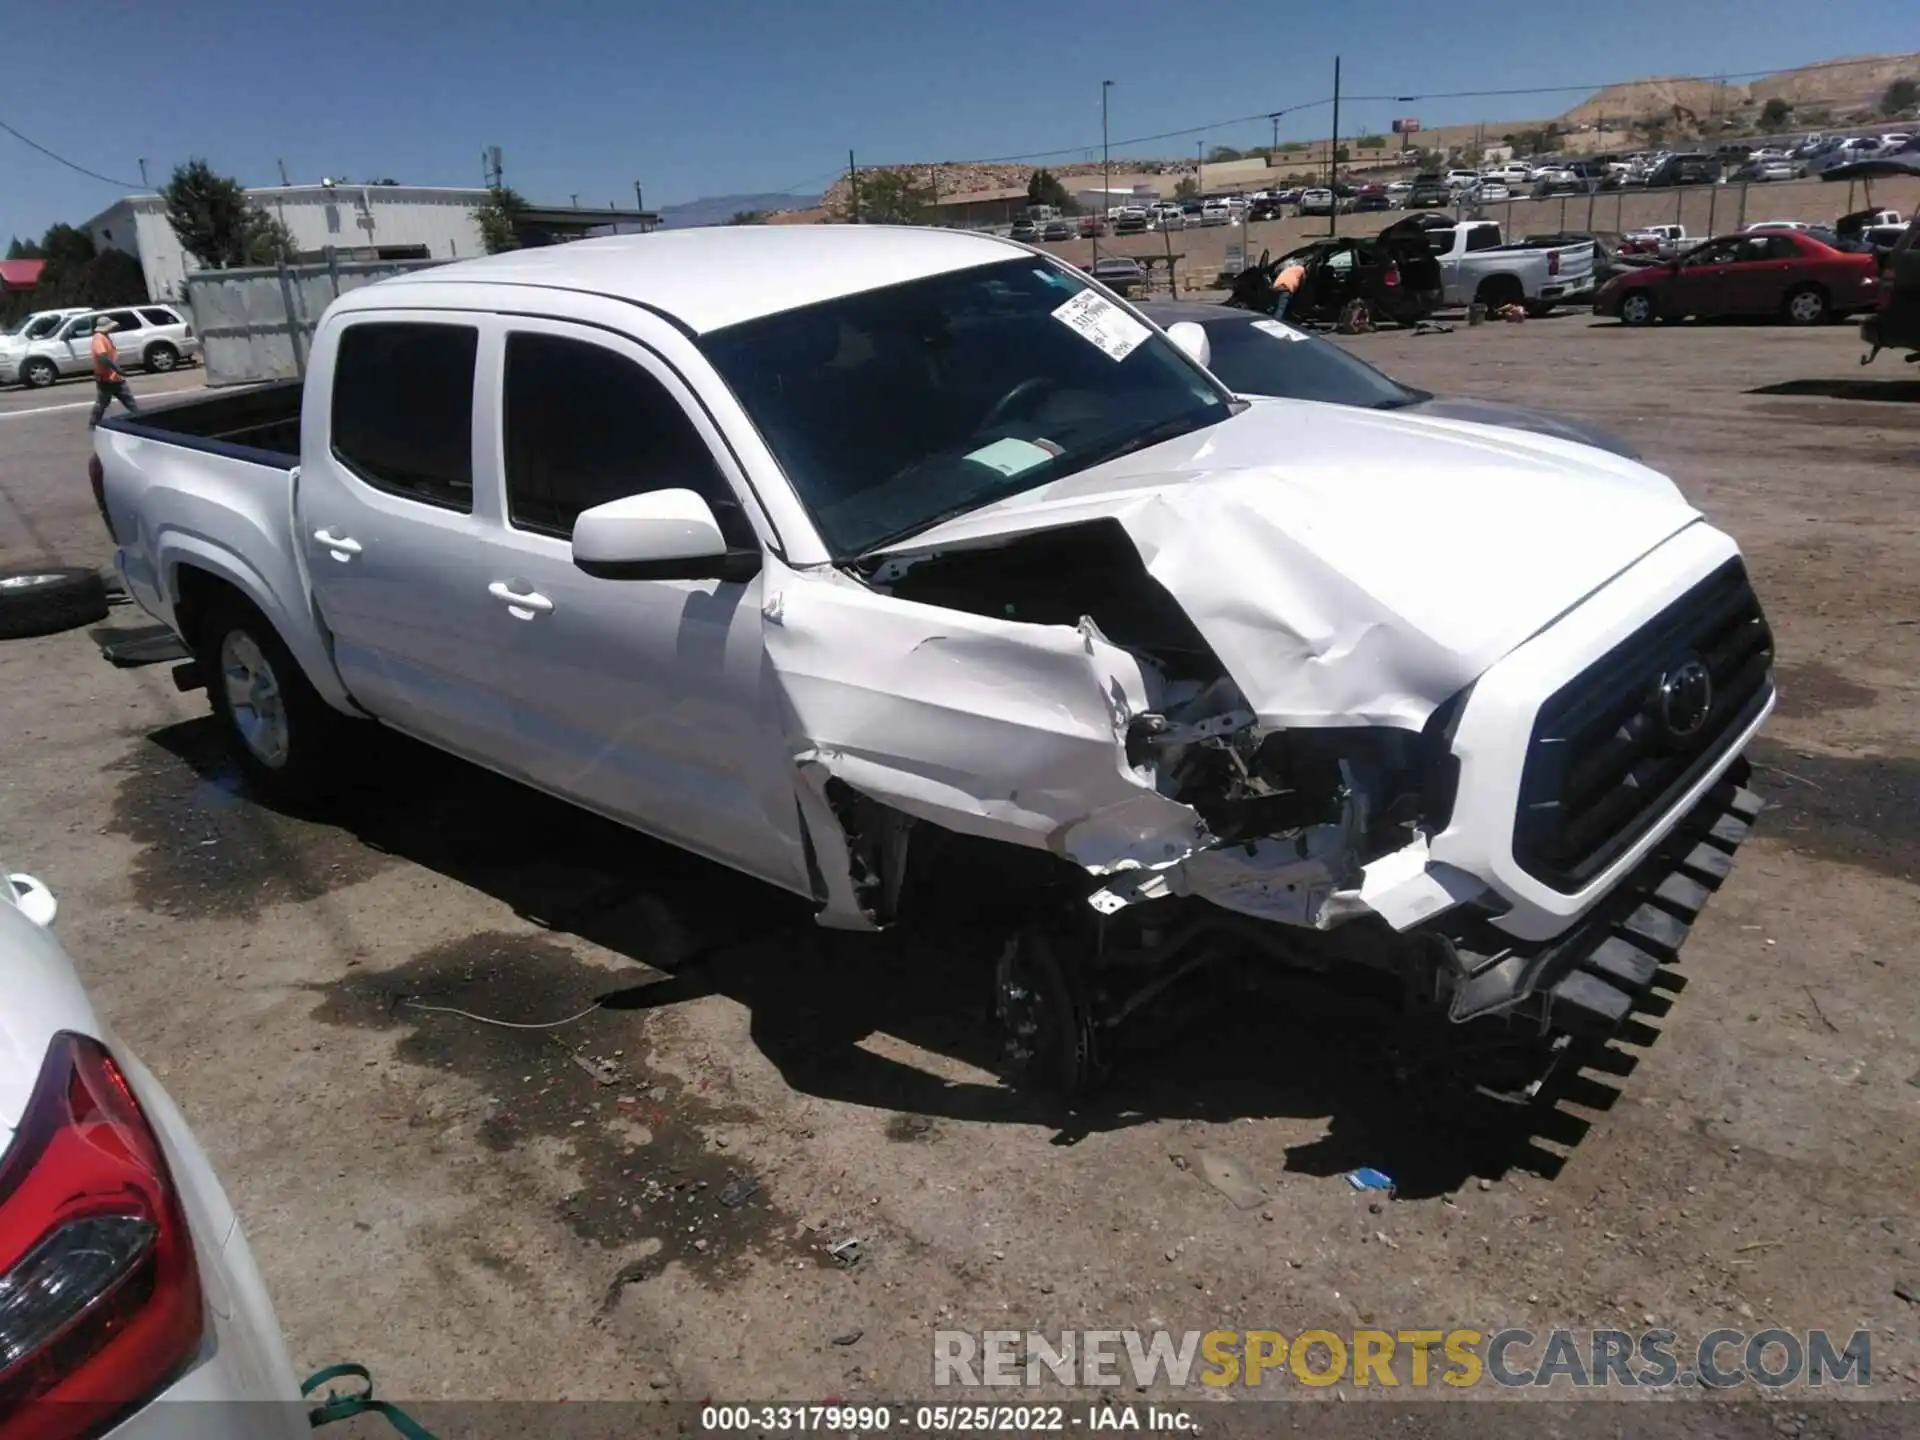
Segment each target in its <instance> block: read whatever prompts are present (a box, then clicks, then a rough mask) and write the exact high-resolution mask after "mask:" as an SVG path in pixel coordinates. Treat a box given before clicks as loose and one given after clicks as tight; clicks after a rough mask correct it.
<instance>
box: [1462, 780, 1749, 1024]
mask: <svg viewBox="0 0 1920 1440" xmlns="http://www.w3.org/2000/svg"><path fill="white" fill-rule="evenodd" d="M1748 773H1749V767H1748V765H1747V762H1746V761H1745V760H1744V759H1741V760H1737V761H1736V762H1735V763H1734V764H1733V765H1732V766H1730V767H1729V768H1728V770H1727V772H1726V774H1725V775H1723V776H1722V778H1721V779H1720V780H1719V781H1718V782H1717V783H1716V784H1715V785H1714V787H1713V788H1712V789H1711V790H1710V791H1709V792H1708V793H1707V794H1706V795H1705V796H1704V797H1703V798H1702V799H1701V800H1700V801H1699V802H1698V803H1697V804H1696V805H1694V806H1693V808H1692V809H1691V810H1689V811H1688V812H1687V813H1686V815H1685V816H1684V818H1682V820H1681V821H1680V823H1678V824H1677V825H1675V826H1674V827H1673V828H1672V829H1671V830H1669V831H1668V832H1667V834H1666V835H1665V836H1664V837H1663V839H1662V840H1661V842H1660V844H1659V845H1658V846H1656V847H1655V848H1654V849H1653V850H1652V851H1651V852H1649V853H1648V854H1647V855H1646V856H1645V857H1644V858H1643V859H1642V860H1641V862H1640V863H1639V865H1638V866H1636V867H1635V868H1634V870H1633V872H1632V873H1631V874H1630V875H1629V876H1628V877H1627V878H1626V880H1625V881H1624V882H1623V883H1621V884H1620V885H1619V886H1618V887H1617V888H1616V889H1615V890H1614V891H1613V892H1612V893H1611V894H1610V895H1608V897H1607V898H1606V899H1605V900H1604V901H1603V902H1602V903H1601V904H1600V905H1598V906H1596V907H1595V908H1594V909H1593V910H1592V911H1590V912H1588V913H1587V914H1586V915H1585V916H1583V917H1582V918H1581V919H1580V921H1579V922H1578V923H1576V924H1575V925H1574V926H1573V927H1572V928H1571V929H1569V930H1567V931H1565V932H1563V933H1562V934H1560V935H1558V936H1556V937H1555V938H1554V939H1552V940H1550V941H1546V942H1540V943H1532V944H1527V943H1520V944H1516V943H1514V941H1513V940H1512V938H1511V937H1510V936H1508V935H1505V934H1503V933H1502V932H1501V931H1500V930H1498V929H1497V928H1495V927H1494V925H1492V924H1490V923H1487V922H1485V921H1484V920H1481V919H1479V918H1477V917H1476V918H1468V919H1466V920H1464V921H1456V922H1454V923H1452V924H1447V923H1441V924H1438V925H1436V926H1435V927H1433V933H1435V934H1436V935H1438V936H1439V938H1440V939H1441V941H1442V945H1443V950H1444V953H1445V954H1446V957H1447V960H1448V963H1449V967H1450V969H1451V971H1452V976H1451V979H1452V989H1451V994H1450V995H1449V996H1448V997H1447V1001H1448V1005H1447V1013H1448V1016H1449V1018H1450V1019H1453V1020H1455V1021H1464V1020H1472V1019H1476V1018H1478V1017H1480V1016H1484V1015H1494V1014H1499V1013H1502V1012H1506V1011H1511V1010H1514V1009H1516V1008H1517V1007H1519V1006H1521V1005H1522V1004H1523V1003H1525V1002H1527V1001H1529V1000H1536V999H1537V1001H1538V1004H1537V1006H1536V1010H1535V1012H1534V1013H1536V1014H1537V1016H1538V1018H1539V1020H1540V1022H1541V1024H1542V1026H1543V1027H1548V1028H1552V1029H1556V1030H1566V1031H1571V1032H1573V1033H1576V1034H1578V1033H1594V1034H1604V1033H1607V1032H1610V1031H1611V1030H1612V1029H1613V1028H1614V1027H1615V1026H1617V1025H1618V1024H1619V1023H1620V1022H1621V1021H1622V1020H1624V1019H1625V1018H1626V1016H1627V1013H1628V1011H1630V1010H1631V1009H1632V1008H1633V1006H1634V1005H1635V1003H1636V1002H1638V1001H1639V999H1640V998H1641V997H1642V996H1643V995H1644V994H1645V993H1646V991H1647V987H1648V986H1649V985H1650V984H1651V983H1652V982H1653V977H1654V975H1655V974H1656V973H1657V972H1658V971H1659V969H1660V967H1661V966H1662V965H1664V964H1667V963H1669V962H1671V961H1673V960H1675V959H1677V958H1678V956H1679V953H1680V947H1681V946H1682V945H1683V944H1685V943H1686V940H1687V936H1688V933H1689V932H1690V931H1691V929H1692V927H1693V924H1694V922H1695V921H1696V920H1697V919H1699V917H1700V912H1701V911H1702V910H1703V909H1704V908H1705V907H1706V903H1707V901H1708V900H1709V899H1710V898H1711V897H1712V895H1713V892H1714V891H1715V890H1717V889H1718V888H1719V887H1720V883H1721V881H1723V880H1725V879H1726V877H1727V875H1728V873H1729V872H1730V871H1731V870H1732V868H1733V857H1734V854H1735V852H1736V851H1738V850H1739V848H1740V846H1741V845H1742V844H1743V843H1744V842H1745V840H1746V839H1747V836H1748V834H1749V833H1750V832H1751V830H1752V828H1753V823H1754V821H1755V820H1756V819H1757V818H1758V817H1759V814H1760V811H1761V801H1760V797H1759V796H1758V795H1756V794H1755V793H1754V792H1753V791H1752V790H1749V789H1747V788H1746V785H1745V781H1746V779H1747V776H1748Z"/></svg>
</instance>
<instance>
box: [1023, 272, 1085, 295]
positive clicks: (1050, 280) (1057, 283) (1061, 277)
mask: <svg viewBox="0 0 1920 1440" xmlns="http://www.w3.org/2000/svg"><path fill="white" fill-rule="evenodd" d="M1033 273H1034V274H1036V275H1038V276H1039V277H1040V278H1041V279H1042V280H1044V281H1046V282H1047V284H1048V285H1050V286H1052V287H1053V288H1054V289H1055V290H1071V289H1072V288H1073V287H1074V284H1075V281H1074V278H1073V277H1072V276H1071V275H1066V274H1062V273H1061V272H1060V271H1058V270H1035V271H1034V272H1033Z"/></svg>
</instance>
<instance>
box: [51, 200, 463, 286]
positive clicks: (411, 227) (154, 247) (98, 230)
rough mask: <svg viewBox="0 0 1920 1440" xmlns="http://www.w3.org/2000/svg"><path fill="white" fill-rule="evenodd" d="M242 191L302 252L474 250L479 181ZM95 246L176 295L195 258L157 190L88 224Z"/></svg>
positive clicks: (455, 254)
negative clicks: (130, 260)
mask: <svg viewBox="0 0 1920 1440" xmlns="http://www.w3.org/2000/svg"><path fill="white" fill-rule="evenodd" d="M247 195H248V198H249V199H251V200H252V201H253V203H254V204H256V205H258V206H259V207H260V208H261V209H262V210H265V211H266V212H267V213H268V214H270V215H273V216H276V217H277V218H278V219H279V220H280V222H281V223H282V224H284V225H285V226H286V227H287V233H288V234H290V235H292V236H293V246H294V249H295V250H296V251H298V252H300V253H301V254H302V255H303V256H304V255H307V254H312V255H316V256H317V255H319V254H322V253H324V252H325V251H326V250H327V249H328V248H329V247H333V248H335V249H337V250H338V251H340V252H341V258H342V259H364V260H375V259H378V260H426V259H434V260H457V259H461V258H463V257H466V256H471V255H479V254H481V253H483V252H482V247H481V244H480V227H479V225H478V223H476V221H475V220H474V212H475V211H476V210H478V209H479V208H480V206H481V204H482V203H483V202H484V201H485V200H486V198H487V192H486V191H485V190H481V189H471V190H455V189H441V188H438V187H433V186H426V185H285V186H270V187H264V188H261V189H258V190H249V191H248V192H247ZM86 230H87V233H88V234H89V235H91V236H92V237H93V243H94V246H95V248H97V249H101V250H105V249H108V248H112V249H115V250H124V251H126V252H127V253H128V254H129V255H132V256H133V257H134V258H135V259H137V260H139V262H140V268H141V269H142V270H143V271H145V272H146V277H147V294H148V295H150V296H151V297H153V298H154V299H155V300H177V299H179V298H181V297H182V296H183V295H184V294H185V293H186V280H187V273H188V272H189V271H191V270H198V269H199V268H200V265H199V263H198V262H197V261H196V260H195V259H194V258H193V257H192V256H191V255H188V254H187V253H186V252H185V251H184V250H182V249H181V248H180V242H179V240H178V239H176V238H175V237H174V233H173V227H172V226H171V225H169V224H168V223H167V203H166V201H165V200H163V199H161V198H160V197H159V196H158V195H129V196H128V197H127V198H126V199H124V200H122V201H120V202H119V203H118V204H115V205H113V206H111V207H110V208H108V209H106V210H104V211H102V212H101V213H100V214H98V215H96V216H94V217H93V219H91V220H89V221H88V222H87V224H86Z"/></svg>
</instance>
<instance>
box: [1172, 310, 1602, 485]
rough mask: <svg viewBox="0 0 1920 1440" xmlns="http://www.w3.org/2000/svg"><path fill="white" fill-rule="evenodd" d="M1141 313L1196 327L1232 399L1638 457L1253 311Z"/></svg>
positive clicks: (1566, 419)
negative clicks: (1351, 412)
mask: <svg viewBox="0 0 1920 1440" xmlns="http://www.w3.org/2000/svg"><path fill="white" fill-rule="evenodd" d="M1140 313H1141V314H1143V315H1145V316H1146V317H1147V318H1148V319H1149V320H1151V321H1153V323H1154V324H1156V325H1158V326H1160V328H1161V329H1163V330H1170V329H1172V328H1173V327H1174V326H1175V325H1179V324H1182V323H1185V324H1189V325H1198V326H1199V327H1200V328H1201V329H1202V330H1203V331H1205V332H1206V337H1207V350H1206V353H1205V355H1204V356H1202V357H1201V363H1202V364H1204V365H1205V366H1206V367H1207V368H1208V369H1209V370H1211V371H1212V372H1213V373H1214V375H1215V376H1217V377H1218V378H1219V379H1221V380H1223V381H1225V382H1226V384H1227V387H1228V388H1229V389H1230V390H1232V391H1233V392H1234V394H1236V395H1243V396H1260V397H1265V398H1269V399H1276V400H1318V401H1320V402H1321V403H1322V404H1331V405H1352V406H1357V407H1358V408H1360V409H1363V410H1391V411H1393V412H1394V413H1395V414H1399V415H1409V416H1419V417H1423V418H1427V419H1440V420H1464V421H1468V422H1470V423H1472V424H1475V425H1498V426H1501V427H1503V428H1505V429H1510V430H1525V431H1529V432H1531V433H1533V434H1536V435H1552V436H1555V437H1556V438H1558V439H1562V440H1572V441H1575V442H1576V443H1578V444H1581V445H1596V446H1598V447H1599V448H1600V449H1602V450H1607V451H1611V452H1612V453H1613V454H1615V455H1624V456H1626V457H1627V458H1628V459H1629V460H1638V459H1639V458H1640V455H1639V452H1637V451H1636V450H1635V449H1634V448H1633V447H1632V446H1631V445H1629V444H1628V443H1627V442H1626V441H1625V440H1623V439H1621V438H1620V437H1619V436H1617V435H1614V434H1611V433H1610V432H1608V431H1606V430H1603V429H1601V428H1600V427H1599V426H1597V425H1590V424H1588V423H1587V422H1586V421H1584V420H1576V419H1574V418H1573V417H1572V416H1570V415H1559V414H1555V413H1554V412H1552V411H1549V410H1535V409H1533V408H1531V407H1530V406H1525V405H1512V404H1508V403H1507V402H1506V401H1503V400H1477V399H1474V398H1472V397H1470V396H1465V395H1435V394H1432V393H1431V392H1429V391H1426V390H1416V389H1414V388H1413V387H1412V386H1411V385H1403V384H1401V383H1400V382H1399V381H1398V380H1395V379H1394V378H1393V377H1392V376H1390V375H1385V374H1382V373H1381V372H1380V371H1378V370H1376V369H1374V367H1373V366H1371V365H1369V364H1367V362H1366V361H1364V360H1362V359H1361V358H1360V357H1359V356H1358V355H1355V354H1354V353H1353V352H1352V351H1350V350H1346V349H1343V348H1342V347H1341V346H1339V345H1336V344H1334V343H1333V342H1332V341H1331V340H1327V339H1324V338H1323V337H1321V336H1319V335H1315V334H1313V333H1312V332H1311V331H1307V330H1301V329H1299V328H1297V327H1296V326H1293V325H1288V324H1286V323H1285V322H1284V321H1280V320H1274V319H1272V318H1270V317H1268V316H1264V315H1260V314H1258V313H1256V312H1254V311H1250V310H1243V309H1240V308H1237V307H1235V306H1232V305H1208V304H1202V303H1200V302H1198V301H1193V300H1154V301H1147V302H1146V303H1144V304H1142V305H1141V306H1140Z"/></svg>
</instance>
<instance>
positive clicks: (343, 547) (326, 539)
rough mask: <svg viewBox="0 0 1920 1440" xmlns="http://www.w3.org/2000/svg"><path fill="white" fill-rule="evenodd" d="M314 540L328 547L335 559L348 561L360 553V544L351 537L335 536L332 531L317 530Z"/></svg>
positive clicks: (314, 533)
mask: <svg viewBox="0 0 1920 1440" xmlns="http://www.w3.org/2000/svg"><path fill="white" fill-rule="evenodd" d="M313 538H314V539H315V540H318V541H319V542H320V543H321V544H322V545H324V546H326V547H327V549H328V551H329V552H331V554H332V555H333V558H334V559H336V560H340V561H346V560H348V559H350V558H352V557H353V556H355V555H358V554H359V553H360V542H359V541H358V540H355V539H354V538H353V537H352V536H351V535H340V536H335V535H334V533H333V532H332V531H331V530H324V529H322V530H316V531H314V532H313Z"/></svg>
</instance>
